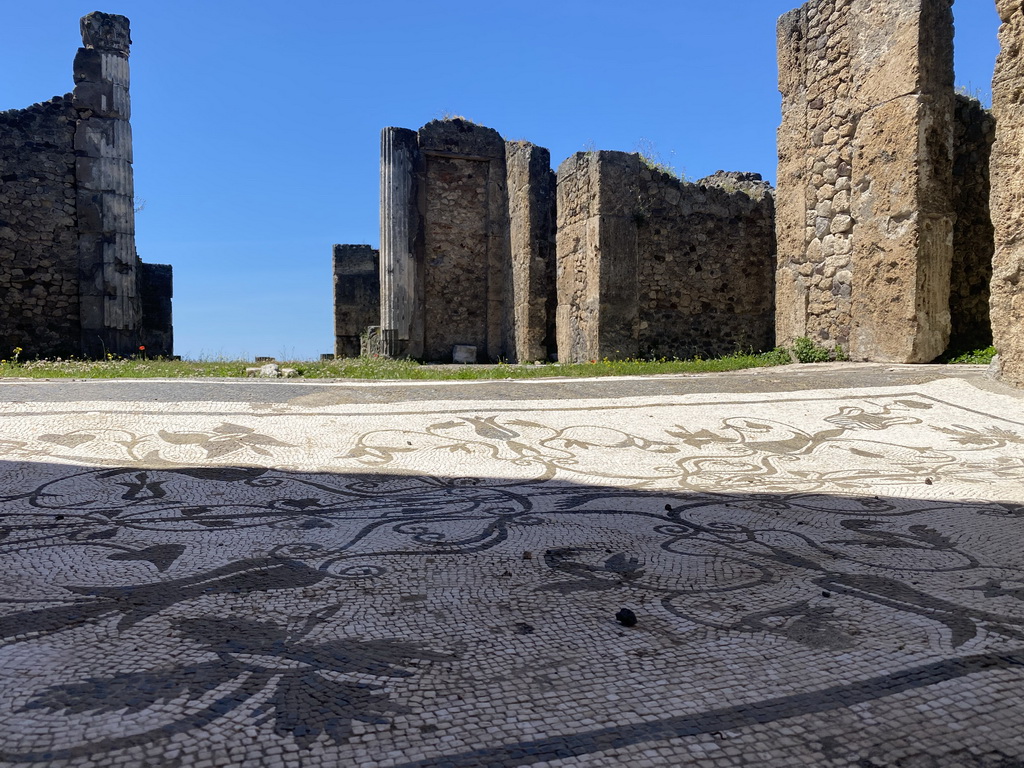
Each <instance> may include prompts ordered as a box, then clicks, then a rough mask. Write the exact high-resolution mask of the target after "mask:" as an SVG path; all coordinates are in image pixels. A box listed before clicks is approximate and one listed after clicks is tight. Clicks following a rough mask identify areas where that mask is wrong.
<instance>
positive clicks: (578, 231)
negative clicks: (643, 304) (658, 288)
mask: <svg viewBox="0 0 1024 768" xmlns="http://www.w3.org/2000/svg"><path fill="white" fill-rule="evenodd" d="M639 176H640V158H639V157H638V156H637V155H629V154H626V153H624V152H578V153H576V154H575V155H573V156H572V157H570V158H568V159H567V160H566V161H565V162H563V163H562V165H561V166H559V169H558V202H557V205H556V208H557V211H558V234H557V251H558V257H557V285H558V309H557V322H556V325H557V335H558V359H559V360H561V361H563V362H586V361H588V360H599V359H602V358H605V357H608V358H613V359H622V358H631V357H636V356H637V355H638V354H639V330H640V314H639V303H638V302H639V297H638V287H637V275H638V242H637V220H636V217H637V211H636V200H637V197H638V195H639V189H638V187H637V182H638V179H639Z"/></svg>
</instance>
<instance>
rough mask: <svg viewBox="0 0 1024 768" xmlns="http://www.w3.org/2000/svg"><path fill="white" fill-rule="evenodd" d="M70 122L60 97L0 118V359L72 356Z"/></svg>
mask: <svg viewBox="0 0 1024 768" xmlns="http://www.w3.org/2000/svg"><path fill="white" fill-rule="evenodd" d="M77 117H78V115H77V113H76V112H75V110H74V109H73V108H72V106H71V102H70V99H69V98H67V97H58V98H55V99H53V100H52V101H49V102H47V103H45V104H36V105H35V106H32V107H29V108H28V109H21V110H11V111H9V112H0V358H8V357H9V356H10V354H11V350H12V349H14V348H15V347H21V348H22V349H23V350H24V351H23V353H22V359H24V358H26V357H36V356H42V357H58V356H59V357H68V356H71V355H74V354H77V352H78V346H79V335H80V326H79V306H78V235H77V216H76V209H75V149H74V139H75V122H76V120H77Z"/></svg>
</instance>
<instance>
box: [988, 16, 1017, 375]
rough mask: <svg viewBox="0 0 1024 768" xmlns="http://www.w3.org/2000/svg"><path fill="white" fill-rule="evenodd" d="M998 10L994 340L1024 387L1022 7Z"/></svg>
mask: <svg viewBox="0 0 1024 768" xmlns="http://www.w3.org/2000/svg"><path fill="white" fill-rule="evenodd" d="M996 8H997V10H998V11H999V18H1000V20H1001V21H1002V25H1001V26H1000V28H999V43H1000V49H1001V50H1000V53H999V57H998V59H997V60H996V71H995V76H994V77H993V79H992V113H993V116H994V117H995V121H996V141H995V145H994V146H993V148H992V220H993V222H994V224H995V257H994V259H993V264H992V307H991V319H992V335H993V339H994V343H995V346H996V349H997V350H998V351H999V368H1000V373H1001V375H1002V377H1003V378H1004V379H1005V380H1006V381H1008V382H1010V383H1012V384H1015V385H1017V386H1024V205H1022V204H1021V201H1022V200H1024V178H1022V171H1024V91H1022V89H1021V83H1024V59H1022V58H1021V56H1020V51H1021V48H1022V47H1024V7H1022V5H1021V2H1020V0H996Z"/></svg>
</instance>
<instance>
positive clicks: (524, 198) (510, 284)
mask: <svg viewBox="0 0 1024 768" xmlns="http://www.w3.org/2000/svg"><path fill="white" fill-rule="evenodd" d="M505 160H506V164H507V167H508V205H509V230H510V238H509V247H510V255H511V259H512V264H511V275H510V276H509V279H507V280H506V281H505V287H506V295H505V299H504V305H505V313H506V318H505V342H504V347H505V350H506V355H507V356H508V357H509V358H510V359H512V360H513V361H515V362H530V361H536V360H547V358H548V354H549V353H550V352H553V351H554V333H555V301H556V298H555V221H554V216H555V174H554V173H553V172H552V171H551V153H550V152H548V150H546V149H544V148H543V147H538V146H536V145H534V144H530V143H529V142H525V141H510V142H507V143H506V144H505Z"/></svg>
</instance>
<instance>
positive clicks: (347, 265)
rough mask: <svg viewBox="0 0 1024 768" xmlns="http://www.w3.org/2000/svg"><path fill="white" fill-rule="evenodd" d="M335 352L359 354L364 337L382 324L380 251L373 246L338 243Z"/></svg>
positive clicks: (336, 255)
mask: <svg viewBox="0 0 1024 768" xmlns="http://www.w3.org/2000/svg"><path fill="white" fill-rule="evenodd" d="M333 261H334V354H335V356H337V357H359V354H360V352H361V343H360V339H361V337H362V336H363V334H365V333H366V329H367V328H368V327H370V326H371V325H379V324H380V252H379V251H377V249H376V248H373V247H371V246H369V245H335V246H334V260H333Z"/></svg>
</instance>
